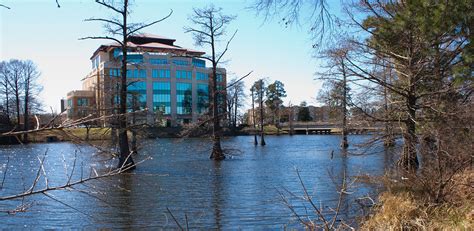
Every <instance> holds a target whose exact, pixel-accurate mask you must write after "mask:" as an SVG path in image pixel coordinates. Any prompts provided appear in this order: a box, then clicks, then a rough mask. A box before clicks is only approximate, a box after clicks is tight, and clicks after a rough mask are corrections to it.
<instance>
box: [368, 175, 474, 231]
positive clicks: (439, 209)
mask: <svg viewBox="0 0 474 231" xmlns="http://www.w3.org/2000/svg"><path fill="white" fill-rule="evenodd" d="M472 179H474V171H473V170H467V171H465V172H464V173H463V174H460V175H458V176H456V178H455V179H453V180H454V181H457V184H456V186H454V187H453V188H452V190H451V193H450V195H449V196H448V197H446V199H445V200H444V201H442V202H438V203H434V202H433V201H432V200H430V197H429V195H427V194H426V193H425V192H424V191H423V190H420V189H419V188H416V187H415V188H414V187H413V186H412V185H410V186H407V185H406V184H404V183H400V182H396V183H393V182H392V183H390V185H389V187H388V188H387V191H385V192H383V193H382V194H380V196H379V201H378V204H377V206H376V207H375V208H374V212H373V214H372V215H370V216H369V217H368V218H367V219H366V220H365V221H364V222H363V223H362V226H361V228H362V229H363V230H474V206H473V204H474V196H473V185H472Z"/></svg>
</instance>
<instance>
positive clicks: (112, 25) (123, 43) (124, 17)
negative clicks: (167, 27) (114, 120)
mask: <svg viewBox="0 0 474 231" xmlns="http://www.w3.org/2000/svg"><path fill="white" fill-rule="evenodd" d="M96 3H97V4H99V5H101V6H103V7H105V8H106V9H107V10H110V11H112V12H113V13H116V14H118V15H119V17H118V18H113V19H107V18H90V19H86V20H85V21H93V22H101V23H104V26H105V28H106V29H107V33H109V34H110V36H108V35H105V36H90V37H85V38H81V39H105V40H112V41H114V42H116V43H117V44H119V45H120V48H121V50H122V60H121V77H120V107H119V116H118V137H119V152H120V155H119V163H118V167H119V168H122V167H123V166H126V167H127V166H134V162H133V159H132V158H131V156H130V147H129V142H128V136H127V117H126V116H125V113H126V112H127V52H128V42H129V38H130V36H131V35H133V34H135V33H137V32H139V31H140V30H142V29H144V28H147V27H150V26H152V25H154V24H156V23H158V22H161V21H163V20H165V19H167V18H168V17H169V16H170V15H171V13H172V12H173V11H171V12H170V13H169V14H168V15H167V16H165V17H163V18H161V19H159V20H156V21H153V22H150V23H130V22H129V21H128V19H129V17H128V16H129V13H130V11H129V1H128V0H123V1H121V2H120V3H116V2H115V1H111V0H110V1H107V0H96ZM115 37H119V38H115ZM131 169H133V168H131Z"/></svg>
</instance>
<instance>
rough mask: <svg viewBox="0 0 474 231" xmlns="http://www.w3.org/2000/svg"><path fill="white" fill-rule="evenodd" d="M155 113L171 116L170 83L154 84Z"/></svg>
mask: <svg viewBox="0 0 474 231" xmlns="http://www.w3.org/2000/svg"><path fill="white" fill-rule="evenodd" d="M153 111H154V112H158V111H159V112H161V113H163V114H166V115H169V114H171V84H170V82H153Z"/></svg>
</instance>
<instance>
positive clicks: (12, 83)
mask: <svg viewBox="0 0 474 231" xmlns="http://www.w3.org/2000/svg"><path fill="white" fill-rule="evenodd" d="M8 67H9V68H10V74H11V75H10V78H8V80H9V81H8V85H9V87H10V89H11V91H12V92H13V97H14V100H15V101H14V104H15V113H16V124H17V126H19V125H20V122H21V121H20V119H21V118H20V113H21V94H22V88H21V84H22V83H21V81H22V77H21V76H22V71H23V70H22V63H21V61H20V60H16V59H13V60H10V62H9V65H8Z"/></svg>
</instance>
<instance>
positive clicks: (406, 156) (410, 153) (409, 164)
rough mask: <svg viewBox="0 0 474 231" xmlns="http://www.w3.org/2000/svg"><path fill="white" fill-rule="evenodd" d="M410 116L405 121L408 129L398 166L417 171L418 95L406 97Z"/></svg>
mask: <svg viewBox="0 0 474 231" xmlns="http://www.w3.org/2000/svg"><path fill="white" fill-rule="evenodd" d="M406 103H407V109H408V114H409V118H407V119H406V120H405V121H404V122H405V126H406V130H405V131H404V133H403V141H404V144H403V152H402V155H401V156H400V159H399V160H398V166H400V167H401V168H402V169H404V170H406V171H415V170H416V169H417V168H418V157H417V151H416V144H417V137H416V123H415V121H416V120H415V119H416V117H415V112H416V111H415V106H416V97H415V96H413V95H408V97H407V99H406Z"/></svg>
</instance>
